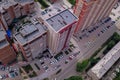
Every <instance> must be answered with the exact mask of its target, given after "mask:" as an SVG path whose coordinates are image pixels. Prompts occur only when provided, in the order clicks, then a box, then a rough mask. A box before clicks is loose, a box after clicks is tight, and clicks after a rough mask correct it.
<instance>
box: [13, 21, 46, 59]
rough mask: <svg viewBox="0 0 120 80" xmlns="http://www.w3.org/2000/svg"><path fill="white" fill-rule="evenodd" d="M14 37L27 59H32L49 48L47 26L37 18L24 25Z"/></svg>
mask: <svg viewBox="0 0 120 80" xmlns="http://www.w3.org/2000/svg"><path fill="white" fill-rule="evenodd" d="M14 39H15V43H16V44H17V45H18V48H19V49H20V51H21V52H22V53H23V56H24V57H25V59H26V60H28V61H31V60H32V59H35V58H36V57H38V56H39V55H42V53H43V51H45V50H46V49H47V41H46V40H47V30H46V26H44V25H42V24H40V23H39V22H38V21H37V20H36V19H31V22H30V23H26V24H25V25H22V28H21V29H20V30H19V31H18V32H17V33H15V34H14Z"/></svg>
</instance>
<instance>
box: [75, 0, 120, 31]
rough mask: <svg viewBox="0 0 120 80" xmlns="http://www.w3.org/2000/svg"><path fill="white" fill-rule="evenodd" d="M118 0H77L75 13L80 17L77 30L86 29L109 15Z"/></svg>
mask: <svg viewBox="0 0 120 80" xmlns="http://www.w3.org/2000/svg"><path fill="white" fill-rule="evenodd" d="M117 2H118V0H77V1H76V6H75V9H74V13H75V14H76V15H77V17H79V21H78V23H77V26H76V29H75V32H78V31H80V30H84V29H86V28H88V27H90V26H91V25H93V24H95V23H96V22H98V21H100V20H101V19H104V18H106V17H108V16H109V14H110V12H111V10H112V8H113V6H114V5H115V4H116V3H117Z"/></svg>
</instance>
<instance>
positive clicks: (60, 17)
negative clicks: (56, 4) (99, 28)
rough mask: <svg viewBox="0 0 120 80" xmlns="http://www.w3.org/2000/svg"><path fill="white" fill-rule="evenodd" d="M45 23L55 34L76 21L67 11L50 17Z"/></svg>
mask: <svg viewBox="0 0 120 80" xmlns="http://www.w3.org/2000/svg"><path fill="white" fill-rule="evenodd" d="M46 21H47V23H48V24H49V25H50V26H51V27H52V28H53V29H54V30H55V31H56V32H57V31H59V30H60V29H62V28H64V27H66V25H70V24H72V23H73V22H75V21H77V17H76V16H75V15H73V14H72V13H71V12H70V11H69V10H68V9H66V10H64V11H62V12H60V13H58V14H56V15H54V16H52V17H50V18H49V19H47V20H46Z"/></svg>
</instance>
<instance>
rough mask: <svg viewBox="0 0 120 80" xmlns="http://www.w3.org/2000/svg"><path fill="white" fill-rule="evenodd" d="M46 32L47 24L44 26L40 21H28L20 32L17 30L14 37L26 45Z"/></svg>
mask: <svg viewBox="0 0 120 80" xmlns="http://www.w3.org/2000/svg"><path fill="white" fill-rule="evenodd" d="M45 32H46V26H43V25H42V24H40V23H35V24H34V23H33V22H31V23H28V24H25V25H24V26H22V28H21V29H20V31H19V32H17V33H16V34H15V35H14V37H15V39H16V40H17V41H18V42H19V43H20V44H21V45H25V44H27V43H28V42H31V41H32V40H34V39H35V38H38V37H40V36H41V35H42V34H44V33H45Z"/></svg>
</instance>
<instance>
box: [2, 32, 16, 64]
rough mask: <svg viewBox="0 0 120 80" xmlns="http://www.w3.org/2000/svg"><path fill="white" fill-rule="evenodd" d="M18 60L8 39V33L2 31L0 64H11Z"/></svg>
mask: <svg viewBox="0 0 120 80" xmlns="http://www.w3.org/2000/svg"><path fill="white" fill-rule="evenodd" d="M15 59H16V54H15V52H14V50H13V48H12V47H11V46H10V44H9V43H8V41H7V39H6V33H5V31H3V30H0V62H1V63H2V64H8V63H11V62H12V61H13V60H15Z"/></svg>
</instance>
